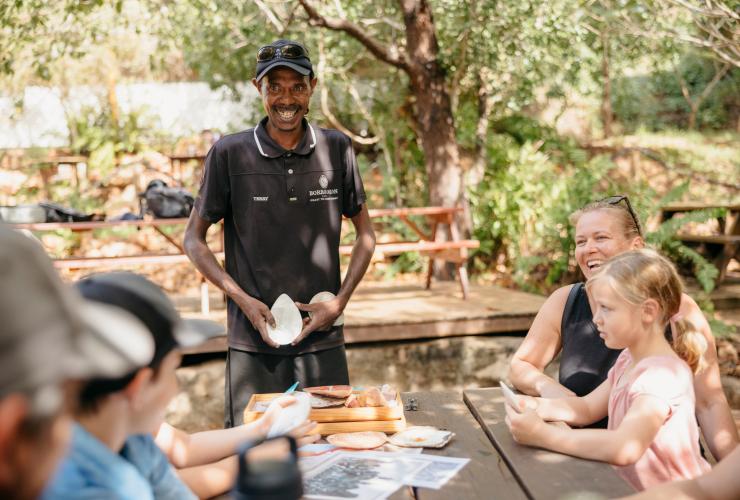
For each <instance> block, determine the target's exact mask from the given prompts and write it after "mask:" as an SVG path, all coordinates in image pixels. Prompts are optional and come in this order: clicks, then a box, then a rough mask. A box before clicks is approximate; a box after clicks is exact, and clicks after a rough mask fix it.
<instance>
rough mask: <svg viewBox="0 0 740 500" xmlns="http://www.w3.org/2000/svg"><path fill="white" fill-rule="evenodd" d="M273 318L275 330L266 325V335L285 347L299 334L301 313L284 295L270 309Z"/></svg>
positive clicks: (301, 322) (301, 326) (301, 325)
mask: <svg viewBox="0 0 740 500" xmlns="http://www.w3.org/2000/svg"><path fill="white" fill-rule="evenodd" d="M270 312H271V313H272V317H273V318H275V328H273V327H272V326H270V324H269V323H268V324H267V335H269V336H270V338H271V339H272V340H274V341H275V342H277V343H278V344H280V345H286V344H290V343H291V342H293V340H294V339H295V338H296V337H297V336H298V335H299V334H300V333H301V329H302V328H303V321H302V320H301V311H299V310H298V307H296V305H295V303H294V302H293V301H292V300H291V298H290V297H288V296H287V295H286V294H282V295H280V297H278V298H277V300H276V301H275V303H274V304H273V305H272V308H271V309H270Z"/></svg>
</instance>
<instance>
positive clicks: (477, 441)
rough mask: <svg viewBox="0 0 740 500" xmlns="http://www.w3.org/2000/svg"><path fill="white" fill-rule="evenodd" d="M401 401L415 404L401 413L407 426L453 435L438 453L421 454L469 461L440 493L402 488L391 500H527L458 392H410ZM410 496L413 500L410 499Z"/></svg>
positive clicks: (424, 489) (427, 451)
mask: <svg viewBox="0 0 740 500" xmlns="http://www.w3.org/2000/svg"><path fill="white" fill-rule="evenodd" d="M402 398H403V401H404V403H405V404H408V402H409V400H410V399H412V398H413V399H414V400H415V401H416V407H417V410H415V411H412V410H406V411H405V412H404V415H405V416H406V422H407V424H408V425H433V426H435V427H438V428H440V429H447V430H450V431H452V432H454V433H455V437H453V438H452V441H450V443H449V444H448V445H447V446H445V447H444V448H442V449H441V450H434V449H430V448H425V449H424V453H427V454H431V455H443V456H448V457H460V458H469V459H470V462H468V463H467V464H466V465H465V467H463V468H462V470H460V472H458V473H457V475H456V476H455V477H453V478H452V479H450V481H449V482H448V483H447V484H446V485H444V486H443V487H442V488H441V489H440V490H431V489H427V488H413V489H412V488H407V487H404V488H401V489H399V490H398V491H397V492H396V493H395V494H394V495H393V496H391V498H393V499H395V500H401V499H408V498H417V499H420V500H427V499H429V500H433V499H439V500H450V499H451V500H468V499H471V500H474V499H481V500H482V499H487V500H490V499H491V498H494V497H495V498H501V499H506V500H509V499H511V500H518V499H522V500H524V499H526V498H527V496H526V495H525V493H524V491H523V490H522V488H521V486H520V485H519V483H518V482H517V480H516V478H515V477H514V475H513V474H512V473H511V471H510V470H509V468H508V467H507V465H506V463H505V462H504V460H503V459H502V458H501V456H500V455H499V453H498V452H497V451H496V449H495V448H494V447H493V445H492V444H491V442H490V441H489V439H488V437H487V436H486V434H485V432H483V429H482V428H481V426H480V425H479V424H478V422H476V421H475V418H473V415H472V414H471V413H470V410H468V408H467V407H466V406H465V403H464V402H463V400H462V394H461V393H460V392H459V391H440V392H410V393H404V394H403V395H402ZM494 492H495V493H494ZM412 493H413V494H415V497H413V496H411V495H412Z"/></svg>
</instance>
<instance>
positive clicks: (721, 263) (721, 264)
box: [715, 210, 740, 286]
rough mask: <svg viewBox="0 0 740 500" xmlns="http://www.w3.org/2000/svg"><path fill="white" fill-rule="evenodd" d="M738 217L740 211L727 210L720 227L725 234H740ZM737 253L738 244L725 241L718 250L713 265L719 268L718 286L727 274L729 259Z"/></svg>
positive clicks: (739, 217)
mask: <svg viewBox="0 0 740 500" xmlns="http://www.w3.org/2000/svg"><path fill="white" fill-rule="evenodd" d="M738 219H740V212H734V213H733V212H730V211H729V210H728V211H727V218H726V221H725V224H724V226H725V227H723V228H722V229H723V232H724V233H725V234H729V235H732V236H738V235H740V223H738ZM737 253H738V244H737V243H732V242H727V243H726V244H725V245H724V246H723V247H722V250H721V251H720V253H719V255H718V256H717V258H716V260H715V265H716V266H717V269H719V275H718V276H717V281H716V284H717V286H719V284H720V283H722V282H723V281H724V279H725V277H726V276H727V267H728V266H729V265H730V260H732V258H733V257H735V255H737Z"/></svg>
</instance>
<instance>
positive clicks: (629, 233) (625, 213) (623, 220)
mask: <svg viewBox="0 0 740 500" xmlns="http://www.w3.org/2000/svg"><path fill="white" fill-rule="evenodd" d="M625 199H626V198H625ZM607 200H608V198H607V199H605V200H599V201H592V202H591V203H589V204H587V205H584V206H583V207H582V208H579V209H578V210H576V211H575V212H573V213H572V214H570V217H569V218H568V220H569V221H570V223H571V224H573V226H575V225H576V224H578V219H580V218H581V217H583V216H584V215H585V214H587V213H589V212H596V211H604V212H606V213H608V214H609V215H610V216H611V217H614V219H616V221H617V223H618V224H619V227H620V228H621V229H622V231H623V232H624V237H625V238H626V239H628V240H629V239H632V238H636V237H637V236H642V227H641V226H640V221H639V220H638V219H637V214H635V213H634V212H631V211H630V210H629V209H628V208H627V205H626V203H613V202H609V201H607ZM633 214H634V215H633Z"/></svg>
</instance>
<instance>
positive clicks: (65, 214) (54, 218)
mask: <svg viewBox="0 0 740 500" xmlns="http://www.w3.org/2000/svg"><path fill="white" fill-rule="evenodd" d="M39 206H40V207H42V208H43V209H44V210H45V211H46V222H87V221H91V220H97V219H100V217H99V216H97V215H96V214H86V213H84V212H80V211H79V210H75V209H74V208H68V207H63V206H62V205H57V204H56V203H49V202H43V203H39Z"/></svg>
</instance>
